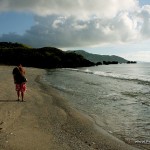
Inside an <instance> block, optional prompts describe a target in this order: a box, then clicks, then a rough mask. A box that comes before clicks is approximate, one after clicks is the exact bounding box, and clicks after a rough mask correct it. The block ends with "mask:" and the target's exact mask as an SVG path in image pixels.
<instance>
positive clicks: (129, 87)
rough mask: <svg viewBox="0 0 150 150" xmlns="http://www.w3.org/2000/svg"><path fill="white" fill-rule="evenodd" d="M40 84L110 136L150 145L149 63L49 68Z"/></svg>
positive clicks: (128, 141)
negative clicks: (54, 92) (53, 90)
mask: <svg viewBox="0 0 150 150" xmlns="http://www.w3.org/2000/svg"><path fill="white" fill-rule="evenodd" d="M43 82H46V83H47V84H49V85H50V86H52V87H54V88H56V89H57V90H59V91H60V93H61V94H62V96H63V97H65V98H66V99H67V100H68V102H69V103H70V105H71V106H72V107H75V108H76V109H77V110H79V111H81V112H82V113H85V114H87V115H89V116H90V117H91V118H92V119H93V120H94V121H95V123H96V124H97V125H98V126H99V127H101V128H103V129H105V130H106V131H107V132H109V133H110V134H112V135H114V136H116V137H118V138H119V139H121V140H123V141H125V142H127V143H132V144H133V143H134V144H136V143H137V144H141V145H146V146H147V147H149V146H150V63H137V64H118V65H100V66H94V67H84V68H76V69H71V68H63V69H51V70H48V71H47V75H45V76H44V77H43ZM148 145H149V146H148Z"/></svg>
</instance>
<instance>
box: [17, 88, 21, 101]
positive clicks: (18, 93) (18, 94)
mask: <svg viewBox="0 0 150 150" xmlns="http://www.w3.org/2000/svg"><path fill="white" fill-rule="evenodd" d="M17 96H18V101H19V98H20V91H19V90H18V91H17Z"/></svg>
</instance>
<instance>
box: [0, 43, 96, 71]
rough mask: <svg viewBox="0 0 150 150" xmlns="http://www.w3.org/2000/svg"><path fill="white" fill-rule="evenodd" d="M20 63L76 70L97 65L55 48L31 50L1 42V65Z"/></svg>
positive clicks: (24, 46)
mask: <svg viewBox="0 0 150 150" xmlns="http://www.w3.org/2000/svg"><path fill="white" fill-rule="evenodd" d="M19 63H21V64H23V65H24V66H28V67H38V68H75V67H89V66H93V65H95V64H94V63H93V62H91V61H89V60H86V59H84V57H83V56H81V55H79V54H76V53H73V52H69V53H68V52H64V51H62V50H60V49H58V48H55V47H43V48H31V47H29V46H26V45H23V44H19V43H10V42H0V64H6V65H17V64H19Z"/></svg>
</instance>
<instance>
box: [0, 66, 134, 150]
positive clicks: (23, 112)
mask: <svg viewBox="0 0 150 150" xmlns="http://www.w3.org/2000/svg"><path fill="white" fill-rule="evenodd" d="M12 69H13V66H0V150H95V149H98V150H135V149H136V148H134V147H132V146H129V145H128V144H126V143H124V142H123V141H121V140H119V139H117V138H115V137H114V136H112V135H111V134H108V133H107V132H106V131H105V130H103V129H101V128H100V127H97V126H96V124H95V123H94V121H93V120H92V119H91V118H90V117H89V116H86V115H84V114H82V113H81V112H79V111H77V110H76V109H74V108H72V107H71V106H70V105H69V104H68V103H67V100H65V99H64V98H63V97H62V96H60V94H59V92H58V91H57V90H56V89H53V88H52V87H50V86H48V85H44V84H43V83H42V82H41V80H40V78H41V76H42V75H43V74H45V73H46V70H44V69H36V68H25V69H26V76H27V79H28V82H27V92H26V93H25V100H26V101H25V102H18V101H16V100H17V95H16V91H15V85H14V83H13V77H12V74H11V73H12Z"/></svg>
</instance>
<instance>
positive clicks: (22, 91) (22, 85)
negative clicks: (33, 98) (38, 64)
mask: <svg viewBox="0 0 150 150" xmlns="http://www.w3.org/2000/svg"><path fill="white" fill-rule="evenodd" d="M25 91H26V84H25V83H22V84H21V98H22V101H24V93H25Z"/></svg>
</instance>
